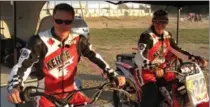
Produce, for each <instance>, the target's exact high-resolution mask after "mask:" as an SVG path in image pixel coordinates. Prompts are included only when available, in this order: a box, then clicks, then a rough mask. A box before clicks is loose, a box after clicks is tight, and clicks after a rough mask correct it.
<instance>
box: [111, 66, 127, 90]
mask: <svg viewBox="0 0 210 107" xmlns="http://www.w3.org/2000/svg"><path fill="white" fill-rule="evenodd" d="M107 72H108V78H109V80H110V81H113V82H115V83H116V85H118V87H121V86H123V85H125V77H124V76H122V75H119V74H118V73H117V72H116V71H114V70H113V69H108V70H107Z"/></svg>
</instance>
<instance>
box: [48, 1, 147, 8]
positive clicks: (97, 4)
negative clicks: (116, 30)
mask: <svg viewBox="0 0 210 107" xmlns="http://www.w3.org/2000/svg"><path fill="white" fill-rule="evenodd" d="M116 2H117V1H116ZM59 3H68V4H70V5H72V6H73V7H74V8H80V5H79V1H50V7H52V8H53V7H54V5H55V4H59ZM81 4H82V5H83V6H84V7H86V4H88V5H87V7H88V8H107V7H110V8H112V9H116V8H117V5H114V4H110V3H107V2H105V1H81ZM126 5H127V6H128V7H129V8H132V7H133V8H138V7H139V5H144V4H139V3H126Z"/></svg>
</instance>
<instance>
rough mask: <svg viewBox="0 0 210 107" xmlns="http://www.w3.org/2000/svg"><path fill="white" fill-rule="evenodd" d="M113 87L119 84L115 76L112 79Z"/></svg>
mask: <svg viewBox="0 0 210 107" xmlns="http://www.w3.org/2000/svg"><path fill="white" fill-rule="evenodd" d="M112 83H113V85H114V87H117V86H118V85H119V81H118V80H117V78H113V81H112Z"/></svg>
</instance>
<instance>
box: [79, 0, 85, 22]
mask: <svg viewBox="0 0 210 107" xmlns="http://www.w3.org/2000/svg"><path fill="white" fill-rule="evenodd" d="M79 5H80V9H81V12H82V17H83V18H84V14H83V9H82V4H81V1H80V0H79Z"/></svg>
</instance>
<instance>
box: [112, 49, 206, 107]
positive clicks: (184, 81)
mask: <svg viewBox="0 0 210 107" xmlns="http://www.w3.org/2000/svg"><path fill="white" fill-rule="evenodd" d="M135 50H137V49H135ZM135 55H136V53H132V54H119V55H117V57H116V59H117V61H116V67H117V68H116V70H117V71H118V72H121V74H122V75H124V76H125V77H126V85H125V86H124V87H123V89H124V90H125V91H127V92H129V93H130V94H131V96H132V97H131V99H129V98H126V96H124V95H122V94H121V93H119V92H116V91H114V93H113V99H114V105H115V107H124V105H127V106H130V107H140V103H141V93H142V91H141V87H142V81H143V80H141V78H139V77H140V75H141V72H139V70H138V66H137V65H136V64H135V62H136V61H135ZM174 64H175V63H174V62H173V64H171V65H170V66H171V67H173V68H174V70H173V71H174V72H175V73H176V75H177V76H176V80H175V81H176V82H177V83H178V84H179V85H180V84H181V85H180V86H179V87H177V89H176V90H177V92H182V93H178V94H179V95H178V97H179V98H178V99H179V104H180V105H181V107H184V105H185V103H186V101H185V96H187V98H188V99H189V103H190V107H200V105H203V104H206V103H207V102H208V101H209V96H208V90H207V83H206V79H205V76H204V73H203V70H202V69H201V67H200V66H199V65H198V64H196V63H191V62H184V63H183V62H181V61H180V62H179V63H177V64H179V66H178V65H177V66H175V65H174ZM172 65H174V66H172ZM206 70H207V69H206ZM165 72H167V71H165ZM170 72H171V71H170ZM159 89H160V93H162V96H163V99H162V102H161V104H160V105H159V106H160V107H173V101H172V100H171V99H170V98H167V97H168V96H171V92H168V93H166V92H165V91H164V90H163V87H159ZM183 90H184V91H183ZM185 91H186V92H185ZM202 107H208V106H202Z"/></svg>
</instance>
